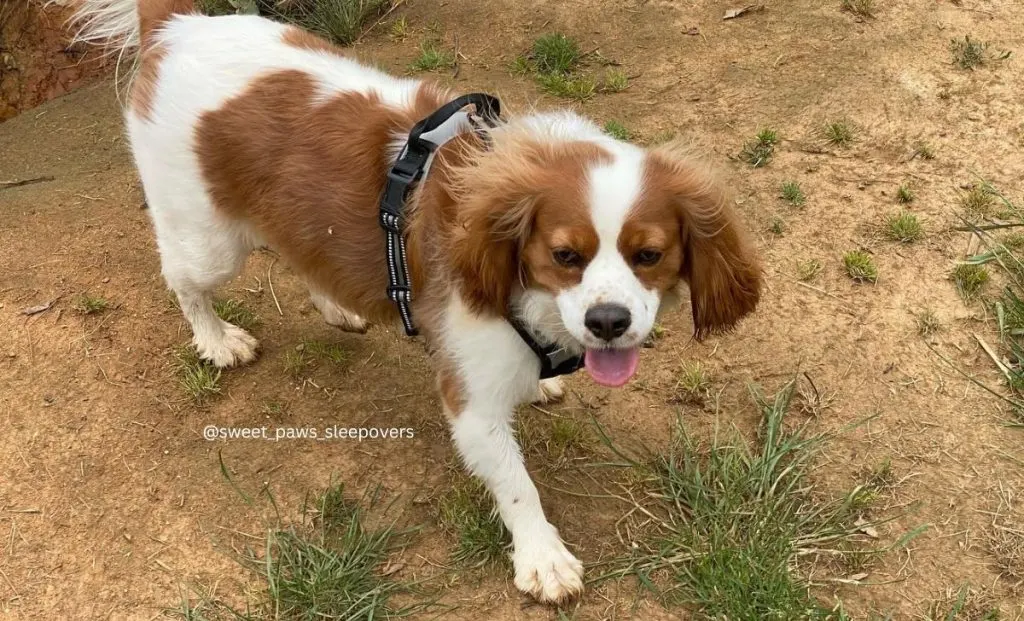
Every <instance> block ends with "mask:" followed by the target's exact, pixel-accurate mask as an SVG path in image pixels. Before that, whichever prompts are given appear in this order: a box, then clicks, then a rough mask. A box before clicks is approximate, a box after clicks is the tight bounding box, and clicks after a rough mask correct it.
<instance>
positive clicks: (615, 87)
mask: <svg viewBox="0 0 1024 621" xmlns="http://www.w3.org/2000/svg"><path fill="white" fill-rule="evenodd" d="M627 88H629V77H628V76H627V75H626V72H625V71H622V70H621V69H609V70H608V71H606V72H605V74H604V83H603V85H602V86H601V90H603V91H605V92H607V93H621V92H622V91H624V90H626V89H627Z"/></svg>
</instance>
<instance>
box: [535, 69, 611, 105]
mask: <svg viewBox="0 0 1024 621" xmlns="http://www.w3.org/2000/svg"><path fill="white" fill-rule="evenodd" d="M536 79H537V84H539V85H540V87H541V89H542V90H543V91H544V92H546V93H550V94H552V95H555V96H557V97H563V98H565V99H575V100H576V101H586V100H588V99H590V98H591V97H593V96H594V93H595V92H597V82H595V81H594V78H591V77H589V76H571V75H565V74H563V73H540V74H537V78H536Z"/></svg>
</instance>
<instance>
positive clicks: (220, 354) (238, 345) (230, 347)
mask: <svg viewBox="0 0 1024 621" xmlns="http://www.w3.org/2000/svg"><path fill="white" fill-rule="evenodd" d="M192 342H193V343H195V346H196V352H197V353H198V354H199V357H200V358H202V359H203V360H208V361H210V362H212V363H213V365H214V366H215V367H218V368H221V369H223V368H226V367H232V366H235V365H236V364H248V363H250V362H252V361H253V360H255V359H256V349H257V347H258V345H259V343H258V342H257V341H256V339H255V338H253V336H252V335H251V334H249V333H248V332H246V331H245V330H243V329H241V328H239V327H238V326H236V325H234V324H230V323H225V324H224V336H223V337H222V338H221V339H220V340H219V341H216V342H200V341H199V340H197V339H193V341H192Z"/></svg>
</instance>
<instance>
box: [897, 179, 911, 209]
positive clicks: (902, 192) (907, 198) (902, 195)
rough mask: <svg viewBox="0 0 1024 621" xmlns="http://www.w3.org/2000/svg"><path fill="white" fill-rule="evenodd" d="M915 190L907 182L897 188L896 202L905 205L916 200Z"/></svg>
mask: <svg viewBox="0 0 1024 621" xmlns="http://www.w3.org/2000/svg"><path fill="white" fill-rule="evenodd" d="M914 198H915V197H914V190H913V188H911V187H910V186H909V185H907V184H906V183H903V184H901V185H900V187H898V188H896V202H897V203H902V204H904V205H906V204H908V203H913V202H914Z"/></svg>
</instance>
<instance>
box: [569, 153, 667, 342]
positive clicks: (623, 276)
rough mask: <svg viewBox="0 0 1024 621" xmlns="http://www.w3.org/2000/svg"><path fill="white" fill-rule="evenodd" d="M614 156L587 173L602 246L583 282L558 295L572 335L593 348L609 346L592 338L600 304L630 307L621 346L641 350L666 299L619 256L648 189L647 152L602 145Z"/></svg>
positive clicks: (590, 202)
mask: <svg viewBox="0 0 1024 621" xmlns="http://www.w3.org/2000/svg"><path fill="white" fill-rule="evenodd" d="M601 146H602V147H605V148H606V149H607V150H608V151H609V152H610V153H611V155H612V159H611V161H610V162H607V163H602V164H599V165H596V166H594V167H592V168H591V169H590V170H589V171H587V192H586V196H587V206H588V208H589V211H590V220H591V224H592V225H593V227H594V231H595V232H596V233H597V239H598V247H597V254H595V255H594V256H593V257H592V258H591V260H590V262H589V263H588V264H587V266H586V268H585V269H584V270H583V277H582V279H581V280H580V283H579V284H578V285H576V286H574V287H570V288H569V289H565V290H563V291H561V292H560V293H559V294H558V296H557V303H558V308H559V312H560V313H561V315H562V321H563V323H564V324H565V327H566V328H567V329H568V331H569V332H570V333H571V334H572V335H573V337H575V338H576V339H578V340H579V341H580V342H582V343H584V344H585V345H587V346H588V347H600V346H603V345H605V344H603V343H600V342H599V341H598V340H596V337H595V336H594V335H592V334H590V331H589V330H587V328H586V324H585V317H586V313H587V310H588V309H590V308H591V307H593V306H595V305H597V304H616V305H619V306H624V307H625V308H627V309H629V314H630V317H631V319H632V323H631V325H630V328H629V330H627V331H626V333H625V334H624V335H622V336H621V337H620V338H618V339H616V342H615V343H614V344H613V345H614V346H616V347H635V346H636V345H639V344H640V342H641V341H642V340H643V339H644V338H645V337H646V336H647V334H648V332H650V330H651V328H652V327H653V326H654V318H655V316H656V314H657V311H658V305H659V303H660V295H659V293H658V292H657V291H650V290H648V289H646V288H645V287H644V285H643V283H642V282H640V280H639V279H637V277H636V275H635V274H634V273H633V269H632V267H630V263H629V262H628V261H627V258H626V257H623V256H622V254H621V253H620V252H619V236H620V235H621V233H622V228H623V225H624V224H625V222H626V219H627V218H628V216H629V213H630V211H631V210H632V209H633V206H634V205H635V204H636V202H637V200H639V198H640V194H641V192H642V190H643V176H644V152H643V151H642V150H640V149H638V148H636V147H633V146H632V145H627V144H623V143H620V142H616V141H613V140H611V139H607V140H606V141H601Z"/></svg>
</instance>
